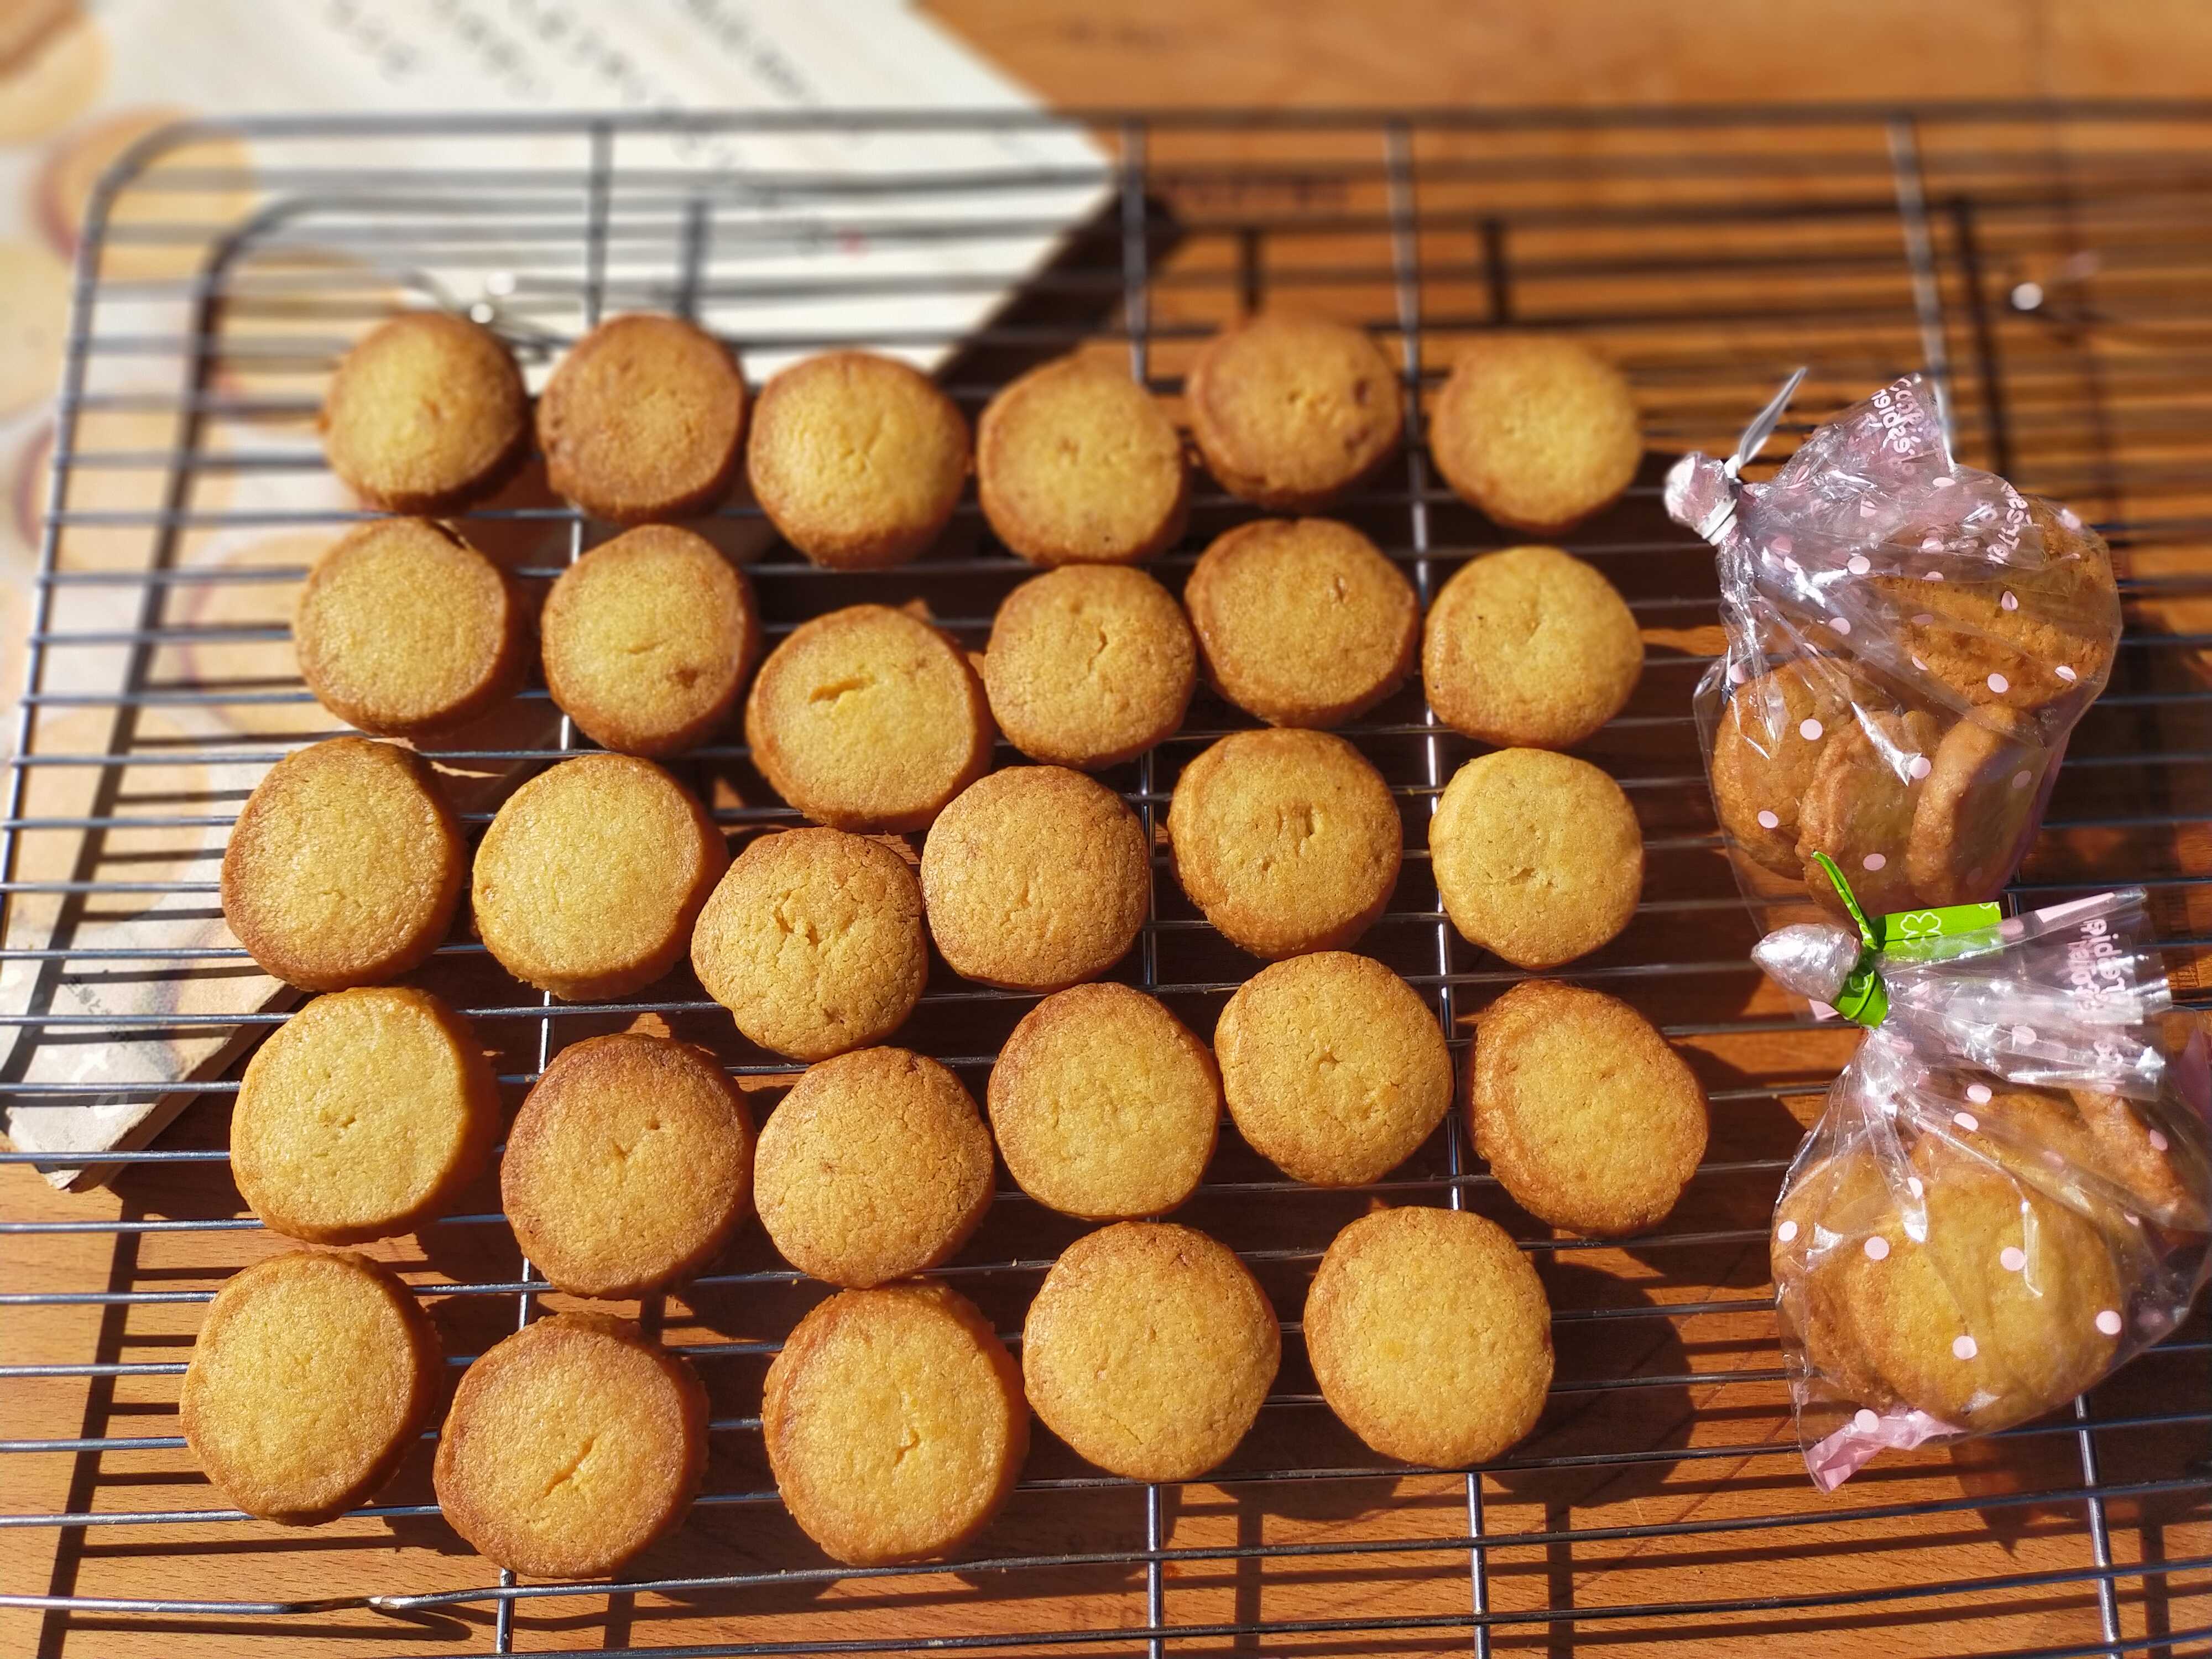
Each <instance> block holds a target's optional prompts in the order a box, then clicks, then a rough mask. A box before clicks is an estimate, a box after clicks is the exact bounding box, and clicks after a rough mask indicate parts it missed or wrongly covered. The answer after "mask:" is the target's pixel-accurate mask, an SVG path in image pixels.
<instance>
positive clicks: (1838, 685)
mask: <svg viewBox="0 0 2212 1659" xmlns="http://www.w3.org/2000/svg"><path fill="white" fill-rule="evenodd" d="M1873 702H1875V699H1874V696H1873V693H1872V691H1871V689H1870V688H1869V687H1868V686H1867V685H1866V684H1865V683H1864V682H1863V681H1862V680H1859V679H1857V678H1856V677H1854V676H1852V675H1850V673H1848V672H1847V671H1844V669H1843V668H1842V667H1841V666H1840V665H1838V664H1836V663H1833V662H1830V661H1827V660H1826V659H1819V658H1808V659H1806V660H1804V661H1802V662H1786V663H1784V664H1782V665H1780V666H1779V667H1778V668H1774V669H1771V670H1770V671H1767V672H1766V673H1764V674H1761V675H1760V676H1759V678H1756V679H1754V680H1752V681H1750V682H1749V683H1748V684H1744V685H1741V686H1739V687H1738V688H1737V689H1736V690H1735V695H1734V696H1731V697H1729V701H1728V703H1727V706H1726V707H1724V708H1723V709H1722V710H1721V716H1720V720H1719V721H1718V723H1717V726H1716V728H1715V730H1714V732H1713V757H1712V781H1713V800H1714V803H1715V805H1716V807H1717V810H1718V811H1719V814H1720V820H1721V827H1722V828H1723V829H1725V830H1727V831H1728V833H1729V835H1731V836H1735V842H1736V845H1737V846H1738V847H1739V848H1741V849H1742V852H1743V854H1744V856H1745V857H1747V858H1748V859H1750V860H1752V861H1753V863H1755V864H1757V865H1759V866H1761V867H1762V868H1764V869H1767V870H1771V871H1772V872H1774V873H1775V874H1776V875H1778V876H1787V877H1789V878H1790V879H1792V880H1793V881H1794V880H1796V878H1798V877H1799V876H1800V875H1802V873H1803V871H1804V867H1805V866H1804V860H1802V858H1800V857H1799V856H1798V853H1797V840H1798V825H1797V815H1798V806H1799V803H1801V802H1802V800H1803V799H1805V792H1806V790H1808V789H1809V788H1810V787H1812V784H1813V777H1814V774H1815V773H1816V772H1818V771H1819V770H1820V758H1821V757H1822V756H1823V755H1825V754H1826V752H1827V749H1828V745H1829V744H1832V743H1834V742H1835V741H1836V740H1837V739H1838V738H1841V737H1842V736H1843V735H1844V733H1845V732H1847V731H1849V730H1850V729H1851V726H1852V723H1853V719H1854V716H1853V714H1852V712H1851V707H1852V705H1853V704H1854V703H1866V704H1869V706H1871V705H1872V704H1873ZM1880 702H1881V705H1882V706H1884V707H1886V706H1887V702H1888V700H1887V698H1882V699H1880Z"/></svg>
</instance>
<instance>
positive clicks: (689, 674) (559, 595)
mask: <svg viewBox="0 0 2212 1659" xmlns="http://www.w3.org/2000/svg"><path fill="white" fill-rule="evenodd" d="M538 635H539V640H540V648H541V650H542V652H543V653H544V663H545V687H546V690H548V691H550V692H551V693H552V696H553V701H554V702H555V703H556V704H557V705H559V707H560V708H561V710H562V712H563V713H564V714H568V715H569V716H570V717H571V718H572V719H574V720H575V722H576V724H577V725H578V726H580V727H581V728H582V730H583V732H584V735H585V736H586V737H588V738H591V740H592V742H593V743H596V744H599V747H601V748H602V749H612V750H618V751H619V752H621V753H623V754H627V755H672V754H675V753H676V752H678V750H684V749H689V748H690V747H691V746H692V745H693V744H696V743H699V742H702V741H703V740H704V739H705V738H708V737H709V736H711V735H712V734H713V733H714V731H715V729H716V728H717V727H719V726H720V725H721V724H722V721H723V720H724V718H725V717H726V716H727V715H728V714H729V712H730V708H731V706H732V704H734V703H735V702H737V700H738V688H739V687H740V686H742V685H744V683H745V676H746V675H748V674H750V672H752V667H753V661H754V659H755V658H757V656H758V655H759V654H760V639H761V626H760V611H759V610H758V608H757V606H756V605H754V603H753V595H752V588H751V586H750V584H749V583H748V582H747V581H746V580H745V579H744V575H743V574H741V573H740V572H739V571H738V568H737V567H736V566H735V565H733V564H732V563H731V562H729V560H727V559H726V558H725V557H723V556H722V555H721V554H720V552H718V551H717V550H715V548H714V545H713V544H711V543H709V542H708V541H707V540H706V539H705V538H702V537H699V536H695V535H693V534H692V533H691V532H690V531H688V530H679V529H677V528H676V527H675V526H672V525H641V526H639V527H638V528H637V529H635V530H631V531H627V532H624V533H623V534H622V535H619V536H617V537H616V538H614V539H613V540H612V541H610V542H603V543H601V544H599V546H597V547H595V548H593V549H592V550H591V551H590V552H588V553H586V554H585V555H584V556H583V557H582V558H580V559H579V560H577V561H576V562H575V563H574V564H572V565H570V566H569V567H568V568H567V569H566V570H564V571H562V573H561V576H560V580H557V581H556V582H555V583H554V584H553V588H552V591H551V592H550V593H548V594H547V595H546V596H545V609H544V614H543V615H542V616H541V617H539V619H538Z"/></svg>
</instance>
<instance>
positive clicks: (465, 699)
mask: <svg viewBox="0 0 2212 1659" xmlns="http://www.w3.org/2000/svg"><path fill="white" fill-rule="evenodd" d="M525 635H526V626H525V623H524V619H523V611H522V605H521V602H520V599H518V598H517V597H516V595H515V592H514V590H513V587H511V586H509V585H508V583H507V578H506V577H505V576H503V575H501V574H500V572H499V568H498V567H497V566H496V565H495V564H493V563H492V562H491V561H490V560H489V559H487V558H486V557H484V556H483V554H481V553H479V552H477V550H476V549H474V548H473V547H471V546H470V545H469V544H467V543H466V542H465V541H463V540H462V539H461V538H460V537H459V536H458V535H457V534H455V533H454V532H453V531H452V530H450V529H448V528H447V527H446V526H443V525H437V524H432V523H431V522H430V521H429V520H427V519H378V520H373V521H372V522H370V523H368V524H365V525H362V526H360V527H359V528H358V529H356V530H355V531H354V532H352V533H351V534H349V535H348V536H347V537H346V538H344V539H343V540H342V541H340V542H339V543H338V544H337V545H336V546H334V547H332V548H331V550H330V551H329V552H327V553H325V554H324V555H323V556H322V557H321V558H319V559H318V560H316V561H315V567H314V568H313V570H311V571H309V572H308V573H307V583H306V585H305V586H303V587H301V590H300V604H299V608H298V610H297V611H295V613H294V615H293V618H292V644H293V648H294V649H295V651H296V652H297V653H299V659H300V678H302V679H304V680H305V681H307V689H308V690H310V691H313V693H314V694H315V701H316V702H319V703H321V704H322V705H323V707H324V708H327V709H329V710H330V711H331V713H332V714H336V715H337V717H338V718H339V719H340V720H344V721H345V722H347V723H348V724H349V725H351V726H358V727H360V728H361V729H362V731H364V732H377V733H380V734H381V735H383V736H386V737H420V736H425V735H428V734H429V733H432V732H443V731H447V730H450V729H451V728H453V726H465V725H466V724H467V723H468V722H469V721H471V720H475V719H477V718H478V717H479V716H481V715H483V714H489V712H490V711H491V709H492V708H493V707H494V705H495V704H497V703H499V702H502V701H504V700H505V699H506V698H507V697H509V696H512V695H513V693H514V691H515V690H517V689H518V688H519V687H520V685H521V684H522V674H523V665H524V657H525V652H524V649H523V647H524V640H525Z"/></svg>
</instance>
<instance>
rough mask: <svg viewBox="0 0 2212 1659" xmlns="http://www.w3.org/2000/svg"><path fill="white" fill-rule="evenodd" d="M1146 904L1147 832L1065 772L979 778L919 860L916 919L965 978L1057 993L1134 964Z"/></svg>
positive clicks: (1118, 804) (1008, 772)
mask: <svg viewBox="0 0 2212 1659" xmlns="http://www.w3.org/2000/svg"><path fill="white" fill-rule="evenodd" d="M921 902H922V911H923V914H924V915H927V917H928V919H929V933H930V937H931V938H932V939H935V940H936V941H937V949H938V951H939V954H940V955H941V956H943V957H944V958H945V962H946V963H948V964H949V965H950V966H951V969H952V971H953V972H955V973H957V974H959V975H962V976H963V978H967V979H972V980H976V981H981V983H983V984H985V985H996V986H999V987H1002V988H1004V989H1006V990H1012V991H1062V990H1066V988H1067V987H1069V986H1071V985H1076V984H1079V983H1081V982H1082V981H1085V980H1087V979H1096V978H1097V977H1098V975H1101V974H1103V973H1104V972H1105V971H1106V970H1107V969H1109V968H1111V967H1112V966H1113V965H1114V964H1115V963H1117V962H1119V961H1120V960H1121V958H1122V957H1125V956H1127V954H1128V952H1129V947H1130V946H1131V945H1134V944H1135V943H1136V942H1137V933H1138V931H1139V929H1140V928H1142V927H1144V925H1145V914H1146V910H1147V909H1149V908H1150V907H1151V904H1152V849H1151V848H1149V847H1147V846H1146V842H1145V829H1144V826H1143V825H1142V824H1141V823H1139V822H1138V821H1137V815H1136V814H1135V813H1134V812H1133V811H1130V810H1129V808H1128V806H1127V804H1125V803H1124V802H1123V800H1122V799H1121V797H1120V796H1119V795H1117V794H1115V793H1114V792H1113V791H1112V790H1110V789H1109V788H1107V787H1105V786H1104V785H1103V784H1101V783H1098V782H1096V781H1093V780H1091V779H1090V778H1086V777H1085V776H1084V775H1083V774H1082V773H1080V772H1071V771H1069V770H1068V769H1066V768H1065V767H1060V766H1010V767H1007V768H1006V769H1005V770H1003V771H1000V772H994V773H992V774H991V775H989V776H988V777H985V778H979V779H977V780H976V781H975V782H974V783H971V784H969V786H968V787H967V788H965V789H963V791H961V793H960V794H959V796H958V798H957V799H955V800H954V801H953V802H952V804H951V805H949V806H947V807H946V808H945V811H942V812H941V813H939V815H938V818H937V822H936V823H933V824H932V825H930V827H929V838H928V840H927V842H924V843H923V845H922V849H921Z"/></svg>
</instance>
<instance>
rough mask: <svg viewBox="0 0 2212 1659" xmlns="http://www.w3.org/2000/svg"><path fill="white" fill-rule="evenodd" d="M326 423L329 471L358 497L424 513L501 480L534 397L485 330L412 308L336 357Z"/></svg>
mask: <svg viewBox="0 0 2212 1659" xmlns="http://www.w3.org/2000/svg"><path fill="white" fill-rule="evenodd" d="M322 428H323V453H324V455H325V458H326V459H328V460H329V462H330V464H331V471H333V472H335V473H337V475H338V477H340V478H341V479H343V481H344V482H345V483H346V485H347V486H348V487H349V489H352V491H353V492H354V494H355V495H358V496H360V497H361V498H362V500H363V501H367V502H368V503H369V505H370V506H372V507H382V508H383V509H384V510H385V511H386V512H387V513H425V512H428V511H430V510H432V509H434V508H436V507H452V506H453V505H455V504H457V503H458V502H460V501H465V500H466V499H467V498H469V497H470V496H471V495H477V494H479V493H480V492H482V491H483V490H484V489H488V488H489V487H490V486H492V485H493V484H495V483H497V482H498V479H499V475H500V474H501V471H504V469H505V468H506V465H507V463H508V462H509V461H511V460H513V459H514V457H515V455H516V453H517V452H518V451H520V449H521V447H522V441H523V439H524V437H525V436H526V435H527V434H528V432H529V430H530V399H529V396H528V394H527V393H526V392H525V391H524V390H523V386H522V371H521V370H520V369H519V368H516V367H515V363H514V356H513V353H511V352H510V351H508V350H507V346H506V344H505V343H503V342H502V341H501V339H500V337H498V336H497V335H496V334H494V333H493V332H492V331H490V330H489V329H487V328H483V327H480V326H478V325H477V324H475V323H472V322H471V321H469V320H468V319H466V318H465V317H455V316H453V315H451V314H449V313H446V312H442V311H410V312H406V313H403V314H402V315H400V316H398V317H394V318H393V319H392V320H391V321H390V322H388V323H384V324H380V325H378V326H377V327H375V328H374V329H372V330H370V331H369V332H368V334H367V335H366V336H364V337H362V340H361V341H360V342H359V343H357V344H356V345H355V346H354V347H353V348H352V349H350V350H349V351H348V352H347V353H346V354H345V356H344V357H343V358H342V359H341V360H340V361H339V363H338V368H337V374H333V375H332V376H331V384H330V390H329V391H328V392H325V394H324V398H323V412H322Z"/></svg>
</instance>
